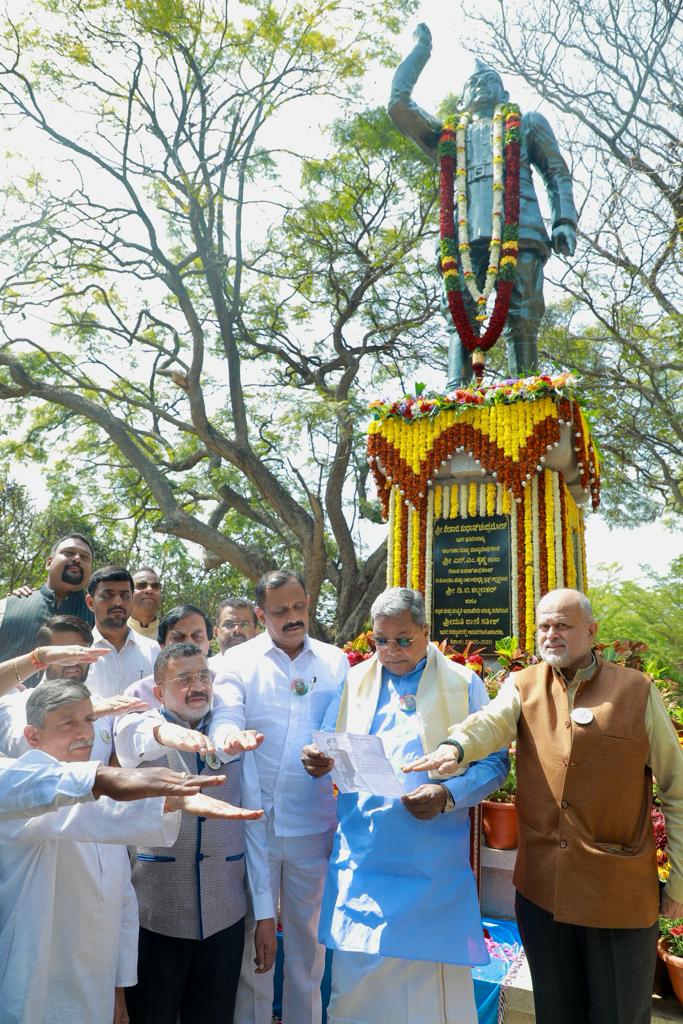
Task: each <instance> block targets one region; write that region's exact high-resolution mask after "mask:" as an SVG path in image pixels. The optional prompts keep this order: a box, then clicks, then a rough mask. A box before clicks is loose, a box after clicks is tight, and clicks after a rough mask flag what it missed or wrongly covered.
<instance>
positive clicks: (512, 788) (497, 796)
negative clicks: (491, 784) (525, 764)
mask: <svg viewBox="0 0 683 1024" xmlns="http://www.w3.org/2000/svg"><path fill="white" fill-rule="evenodd" d="M516 796H517V757H516V754H515V752H514V750H511V751H510V773H509V775H508V777H507V779H506V780H505V782H504V783H503V785H502V786H501V787H500V789H497V790H496V791H495V792H494V793H491V795H490V796H488V797H487V798H486V799H487V800H492V801H493V803H496V804H514V802H515V797H516Z"/></svg>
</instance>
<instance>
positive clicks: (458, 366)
mask: <svg viewBox="0 0 683 1024" xmlns="http://www.w3.org/2000/svg"><path fill="white" fill-rule="evenodd" d="M473 380H474V369H473V368H472V354H471V353H470V352H468V351H467V350H466V349H465V348H464V346H463V344H462V342H461V341H460V338H459V337H458V335H457V334H456V333H455V331H452V332H451V340H450V345H449V346H448V384H447V385H446V390H447V391H452V390H453V389H454V388H466V387H468V386H469V385H470V384H471V383H472V381H473Z"/></svg>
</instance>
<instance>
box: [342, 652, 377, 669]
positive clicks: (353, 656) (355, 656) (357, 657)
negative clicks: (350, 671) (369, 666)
mask: <svg viewBox="0 0 683 1024" xmlns="http://www.w3.org/2000/svg"><path fill="white" fill-rule="evenodd" d="M346 657H347V658H348V659H349V665H351V666H353V665H359V664H360V662H361V661H367V660H368V658H371V657H372V654H370V653H367V654H363V652H362V651H347V652H346Z"/></svg>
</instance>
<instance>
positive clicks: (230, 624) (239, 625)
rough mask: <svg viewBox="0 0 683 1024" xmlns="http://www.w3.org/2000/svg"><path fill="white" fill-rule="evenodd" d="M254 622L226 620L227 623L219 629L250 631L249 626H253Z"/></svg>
mask: <svg viewBox="0 0 683 1024" xmlns="http://www.w3.org/2000/svg"><path fill="white" fill-rule="evenodd" d="M253 625H254V623H253V622H248V621H246V620H245V621H244V622H236V621H235V620H234V619H226V620H225V622H221V624H220V626H219V627H218V628H219V629H248V627H249V626H253Z"/></svg>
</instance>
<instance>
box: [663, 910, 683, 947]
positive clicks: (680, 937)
mask: <svg viewBox="0 0 683 1024" xmlns="http://www.w3.org/2000/svg"><path fill="white" fill-rule="evenodd" d="M659 934H660V935H661V937H662V938H663V939H667V940H668V943H669V952H670V953H672V954H673V956H679V957H683V917H673V918H669V917H660V919H659Z"/></svg>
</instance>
